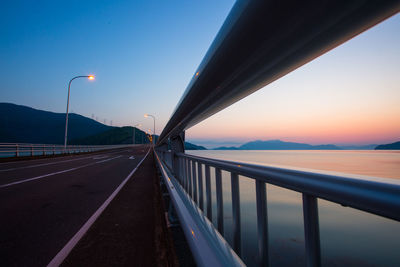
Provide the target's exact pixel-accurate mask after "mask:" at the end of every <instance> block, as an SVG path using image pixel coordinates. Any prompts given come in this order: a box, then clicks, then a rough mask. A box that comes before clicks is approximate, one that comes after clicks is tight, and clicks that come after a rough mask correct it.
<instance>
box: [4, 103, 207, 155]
mask: <svg viewBox="0 0 400 267" xmlns="http://www.w3.org/2000/svg"><path fill="white" fill-rule="evenodd" d="M64 134H65V113H54V112H49V111H43V110H37V109H34V108H31V107H27V106H21V105H15V104H11V103H0V143H33V144H35V143H36V144H39V143H40V144H64ZM157 137H158V136H156V140H157ZM132 139H133V127H131V126H125V127H111V126H107V125H104V124H102V123H99V122H97V121H95V120H92V119H89V118H86V117H84V116H81V115H78V114H74V113H70V114H69V115H68V144H70V145H116V144H132V142H133V140H132ZM135 143H136V144H143V143H149V139H148V138H147V136H146V134H145V133H144V132H143V131H142V130H139V129H137V128H135ZM185 148H186V149H188V150H200V149H206V148H205V147H202V146H197V145H194V144H191V143H187V142H185Z"/></svg>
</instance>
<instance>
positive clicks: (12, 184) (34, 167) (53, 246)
mask: <svg viewBox="0 0 400 267" xmlns="http://www.w3.org/2000/svg"><path fill="white" fill-rule="evenodd" d="M147 150H148V147H144V146H140V147H136V148H123V149H117V150H112V151H104V152H98V153H94V154H84V155H75V156H66V157H57V158H46V159H37V160H27V161H16V162H8V163H0V266H46V265H47V264H48V263H49V262H50V261H51V260H52V259H53V258H54V257H55V255H57V253H58V252H59V251H60V250H62V249H63V247H64V246H65V245H66V244H67V243H68V241H69V240H70V239H71V238H72V237H73V236H74V235H75V234H76V233H77V232H78V231H79V230H80V228H81V227H82V226H83V225H84V224H85V223H86V222H87V221H88V219H89V218H90V217H91V216H92V215H93V214H94V213H95V212H96V210H97V209H98V208H99V207H100V206H101V205H102V204H103V203H104V202H105V201H106V200H107V198H108V197H109V196H110V195H111V194H112V193H113V192H114V191H115V190H116V188H117V187H118V186H119V185H120V184H121V183H122V182H123V181H124V180H125V179H126V178H127V177H128V176H129V174H130V173H131V172H132V170H134V169H135V168H136V167H137V165H138V164H139V162H140V161H141V160H142V159H143V157H144V156H145V155H146V153H147Z"/></svg>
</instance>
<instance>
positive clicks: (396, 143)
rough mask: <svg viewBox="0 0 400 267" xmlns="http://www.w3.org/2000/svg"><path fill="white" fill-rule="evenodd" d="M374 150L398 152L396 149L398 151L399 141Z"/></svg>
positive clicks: (399, 147)
mask: <svg viewBox="0 0 400 267" xmlns="http://www.w3.org/2000/svg"><path fill="white" fill-rule="evenodd" d="M375 149H376V150H383V149H387V150H398V149H400V141H398V142H394V143H391V144H385V145H379V146H377V147H375Z"/></svg>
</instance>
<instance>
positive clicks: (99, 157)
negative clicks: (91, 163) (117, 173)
mask: <svg viewBox="0 0 400 267" xmlns="http://www.w3.org/2000/svg"><path fill="white" fill-rule="evenodd" d="M107 157H108V156H98V157H94V158H93V159H104V158H107Z"/></svg>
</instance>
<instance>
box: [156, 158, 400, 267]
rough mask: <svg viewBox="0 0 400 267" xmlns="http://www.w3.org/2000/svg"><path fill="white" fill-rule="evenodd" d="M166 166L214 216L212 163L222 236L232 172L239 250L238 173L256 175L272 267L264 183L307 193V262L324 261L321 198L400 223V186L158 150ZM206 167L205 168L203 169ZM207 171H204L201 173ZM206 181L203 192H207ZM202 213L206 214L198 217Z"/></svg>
mask: <svg viewBox="0 0 400 267" xmlns="http://www.w3.org/2000/svg"><path fill="white" fill-rule="evenodd" d="M158 154H159V155H160V157H161V158H162V159H163V161H164V164H165V165H166V166H168V168H169V169H171V170H174V174H175V175H174V176H172V175H171V174H170V175H169V176H168V179H169V180H172V181H174V182H175V187H177V186H178V184H179V186H180V188H182V189H183V190H184V191H185V192H186V194H185V196H186V198H188V199H191V200H193V201H192V203H195V204H196V205H197V207H198V209H199V210H201V212H200V213H204V214H206V216H207V218H208V219H209V220H212V208H211V207H212V206H213V202H212V198H211V181H210V167H212V168H213V169H214V171H215V185H214V186H215V193H216V206H217V229H218V231H219V233H220V234H221V235H223V234H224V215H223V206H224V199H223V193H222V192H223V187H222V176H221V171H227V172H229V173H230V176H231V196H232V199H230V200H228V201H232V215H233V227H232V229H233V230H232V231H233V233H232V234H233V244H232V247H233V249H234V251H235V252H236V253H237V254H238V255H239V256H240V254H241V226H240V225H241V216H240V187H239V175H241V176H245V177H248V178H250V179H253V180H254V182H255V187H256V207H257V210H256V212H257V213H256V214H257V229H258V248H259V250H258V251H259V255H258V257H259V264H260V265H261V266H267V265H268V259H269V255H268V230H267V229H268V220H267V195H266V185H268V184H272V185H275V186H278V187H283V188H286V189H289V190H294V191H296V192H300V193H301V194H302V197H303V217H304V235H305V253H306V263H307V266H319V265H320V264H321V251H320V236H319V218H318V201H317V199H318V198H321V199H325V200H328V201H331V202H334V203H338V204H341V205H343V206H348V207H352V208H355V209H358V210H363V211H366V212H368V213H372V214H375V215H380V216H383V217H386V218H390V219H393V220H396V221H400V185H394V184H387V183H382V182H375V181H366V180H358V179H354V178H348V177H341V176H333V175H326V174H319V173H313V172H304V171H298V170H290V169H282V168H276V167H266V166H259V165H253V164H246V163H241V162H233V161H224V160H216V159H208V158H203V157H198V156H193V155H188V154H183V153H177V154H174V153H173V152H170V151H169V152H158ZM203 166H204V168H203ZM203 170H204V173H203ZM204 183H205V192H204V189H203V188H204V186H203V185H204ZM198 216H199V217H201V216H204V215H201V214H200V215H198Z"/></svg>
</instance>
